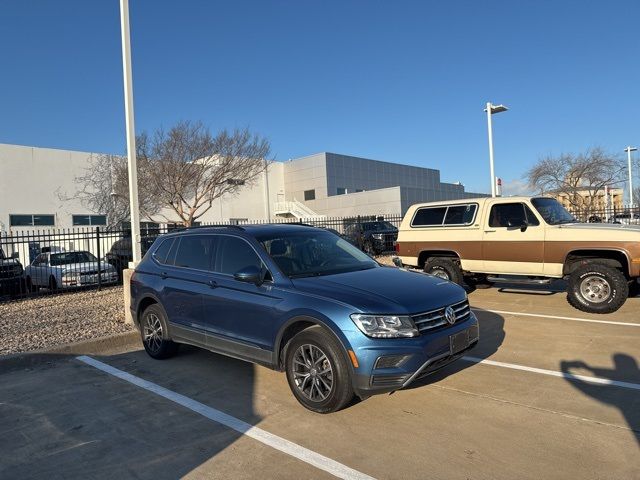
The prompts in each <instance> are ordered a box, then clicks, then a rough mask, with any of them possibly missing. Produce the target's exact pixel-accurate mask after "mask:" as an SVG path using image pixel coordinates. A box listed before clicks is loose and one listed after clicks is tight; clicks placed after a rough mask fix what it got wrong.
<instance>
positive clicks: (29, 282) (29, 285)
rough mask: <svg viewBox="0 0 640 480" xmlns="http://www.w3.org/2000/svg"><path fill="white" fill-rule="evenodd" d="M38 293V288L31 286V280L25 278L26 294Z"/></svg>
mask: <svg viewBox="0 0 640 480" xmlns="http://www.w3.org/2000/svg"><path fill="white" fill-rule="evenodd" d="M37 291H38V287H36V286H35V285H34V284H33V280H31V277H30V276H29V277H27V292H28V293H34V292H37Z"/></svg>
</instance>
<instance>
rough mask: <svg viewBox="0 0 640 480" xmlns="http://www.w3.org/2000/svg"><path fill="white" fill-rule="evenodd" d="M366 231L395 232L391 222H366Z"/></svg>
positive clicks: (364, 227)
mask: <svg viewBox="0 0 640 480" xmlns="http://www.w3.org/2000/svg"><path fill="white" fill-rule="evenodd" d="M362 228H363V229H364V230H395V229H396V227H394V226H393V225H392V224H391V223H390V222H366V223H363V224H362Z"/></svg>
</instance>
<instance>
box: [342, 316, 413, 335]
mask: <svg viewBox="0 0 640 480" xmlns="http://www.w3.org/2000/svg"><path fill="white" fill-rule="evenodd" d="M351 320H353V323H355V324H356V326H357V327H358V328H359V329H360V331H361V332H362V333H364V334H365V335H366V336H367V337H371V338H406V337H417V336H418V329H417V328H416V325H415V324H414V323H413V320H411V318H410V317H407V316H402V315H366V314H363V313H354V314H353V315H351Z"/></svg>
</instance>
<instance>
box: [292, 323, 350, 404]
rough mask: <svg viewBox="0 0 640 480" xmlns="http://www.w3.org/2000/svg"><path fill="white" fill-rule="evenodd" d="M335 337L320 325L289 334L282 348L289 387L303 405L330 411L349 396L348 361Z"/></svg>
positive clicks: (343, 402) (344, 401)
mask: <svg viewBox="0 0 640 480" xmlns="http://www.w3.org/2000/svg"><path fill="white" fill-rule="evenodd" d="M342 350H343V349H342V346H341V345H340V344H339V343H338V341H337V340H336V339H335V338H334V337H333V336H331V335H330V334H329V333H327V332H325V331H324V330H323V329H322V328H321V327H311V328H308V329H306V330H303V331H302V332H300V333H299V334H298V335H296V336H295V337H293V339H292V340H291V341H290V342H289V344H288V345H287V349H286V359H285V371H286V374H287V381H288V382H289V387H290V388H291V391H292V392H293V395H294V396H295V397H296V399H297V400H298V402H300V403H301V404H302V405H303V406H304V407H305V408H308V409H309V410H311V411H314V412H317V413H331V412H336V411H338V410H340V409H342V408H344V407H345V406H346V405H347V404H348V403H349V402H350V401H351V400H352V399H353V387H352V385H351V374H350V372H349V365H348V364H347V360H346V359H345V355H344V354H343V351H342Z"/></svg>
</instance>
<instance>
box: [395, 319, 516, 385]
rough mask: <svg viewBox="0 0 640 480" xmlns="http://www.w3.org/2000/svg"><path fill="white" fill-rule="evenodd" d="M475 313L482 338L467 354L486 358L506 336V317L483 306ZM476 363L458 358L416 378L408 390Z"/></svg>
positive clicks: (436, 380) (440, 378)
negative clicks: (424, 375)
mask: <svg viewBox="0 0 640 480" xmlns="http://www.w3.org/2000/svg"><path fill="white" fill-rule="evenodd" d="M473 310H474V313H475V314H476V316H477V317H478V324H479V326H480V340H479V341H478V344H477V345H476V346H475V347H474V348H473V349H471V350H469V351H468V352H466V354H468V355H470V356H473V357H477V358H481V359H485V358H489V357H490V356H491V355H493V354H494V353H496V352H497V351H498V349H499V348H500V346H501V345H502V342H503V341H504V338H505V332H504V318H503V317H502V315H499V314H497V313H494V312H489V311H487V310H483V309H481V308H474V309H473ZM473 365H474V363H471V362H468V361H465V360H462V359H460V360H456V361H455V362H453V363H451V364H449V365H447V366H446V367H444V368H442V369H441V370H437V371H435V372H434V373H432V374H430V375H428V376H426V377H423V378H421V379H419V380H416V381H415V382H413V383H412V384H411V385H409V386H408V387H407V388H406V390H410V389H413V388H419V387H423V386H425V385H429V384H431V383H435V382H438V381H440V380H442V379H443V378H445V377H448V376H449V375H453V374H455V373H458V372H460V371H462V370H465V369H466V368H469V367H471V366H473Z"/></svg>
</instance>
